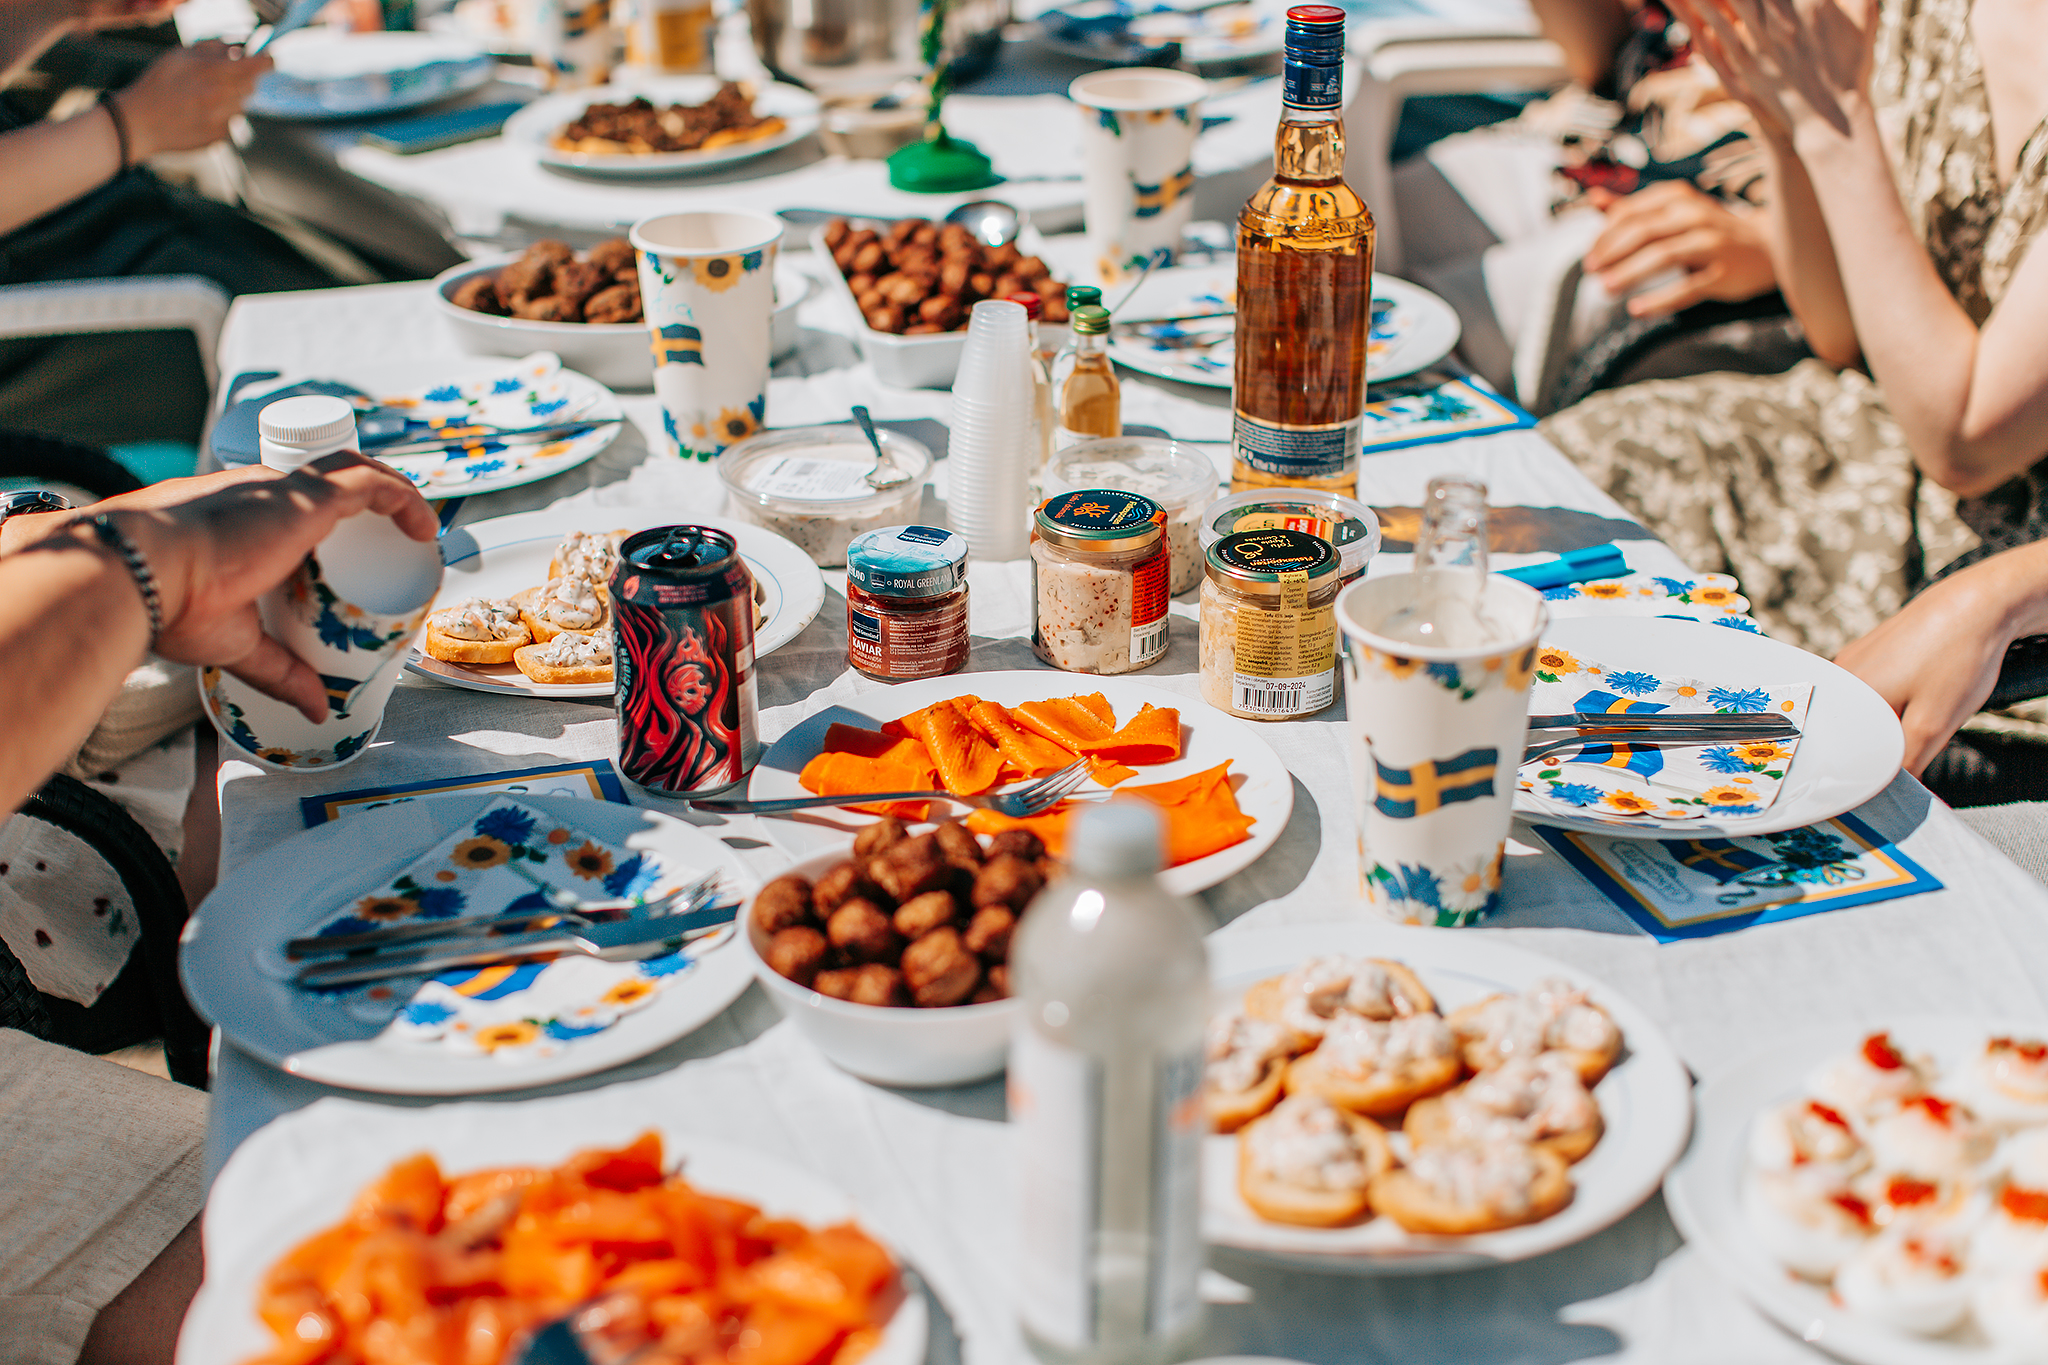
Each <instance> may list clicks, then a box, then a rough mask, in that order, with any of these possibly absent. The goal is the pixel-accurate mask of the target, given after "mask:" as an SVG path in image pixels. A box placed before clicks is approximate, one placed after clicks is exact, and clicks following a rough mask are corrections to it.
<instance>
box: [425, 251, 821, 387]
mask: <svg viewBox="0 0 2048 1365" xmlns="http://www.w3.org/2000/svg"><path fill="white" fill-rule="evenodd" d="M811 288H812V281H811V279H810V277H809V276H807V275H805V274H803V272H801V271H799V270H796V269H794V268H792V267H790V266H788V265H785V264H781V263H778V264H777V266H776V270H775V316H774V321H773V323H772V325H771V328H770V338H771V340H770V345H771V346H772V348H773V350H774V354H775V355H777V356H782V355H786V354H787V353H789V352H790V351H793V350H795V349H796V344H797V320H796V310H797V305H798V304H800V303H802V302H803V300H804V299H805V298H806V297H807V296H808V295H809V293H810V291H811ZM434 306H435V308H436V309H437V310H438V311H439V312H440V314H441V316H442V317H444V318H446V319H447V320H448V323H449V325H450V326H451V327H452V328H453V329H454V331H455V335H456V337H457V338H458V339H459V340H460V341H461V342H462V343H463V345H464V347H465V348H466V349H468V350H470V351H474V352H481V353H482V354H485V355H509V356H523V355H530V354H532V353H533V352H534V351H553V352H554V353H555V354H556V355H558V356H560V357H561V358H562V365H563V367H564V368H566V369H571V370H579V371H581V372H582V373H584V374H587V375H589V376H590V377H591V378H592V379H595V380H596V381H597V382H598V383H600V384H603V385H605V386H606V387H607V388H613V389H651V388H653V387H654V353H653V351H652V350H651V349H650V348H649V345H648V339H647V323H646V320H645V318H644V317H643V315H642V314H641V311H640V276H639V273H638V267H637V265H636V263H635V261H634V259H633V247H632V244H631V243H629V242H628V241H627V240H626V239H625V238H623V237H614V238H611V239H610V240H608V241H603V242H599V243H598V244H597V245H596V246H593V247H591V248H590V249H588V250H587V251H578V250H576V249H575V248H574V247H572V246H570V245H569V244H568V243H567V242H558V241H555V240H553V239H547V240H543V241H539V242H535V243H534V244H533V245H532V246H530V247H528V248H527V249H526V250H525V251H523V252H520V253H519V254H517V255H503V256H489V257H481V258H479V259H477V260H473V261H465V262H464V263H463V264H461V265H458V266H454V267H452V268H450V269H448V270H445V271H443V272H442V273H441V274H439V275H437V276H436V277H435V278H434Z"/></svg>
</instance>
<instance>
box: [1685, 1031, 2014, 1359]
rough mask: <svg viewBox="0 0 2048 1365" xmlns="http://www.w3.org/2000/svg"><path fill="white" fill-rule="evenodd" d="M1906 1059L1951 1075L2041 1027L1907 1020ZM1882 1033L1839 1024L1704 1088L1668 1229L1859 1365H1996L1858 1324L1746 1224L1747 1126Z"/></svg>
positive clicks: (1796, 1328) (1793, 1327)
mask: <svg viewBox="0 0 2048 1365" xmlns="http://www.w3.org/2000/svg"><path fill="white" fill-rule="evenodd" d="M1879 1027H1884V1028H1887V1029H1889V1031H1890V1033H1891V1035H1892V1039H1893V1041H1894V1042H1895V1043H1897V1044H1898V1045H1899V1047H1900V1049H1901V1050H1902V1051H1905V1052H1908V1053H1914V1054H1917V1053H1923V1052H1924V1053H1931V1054H1933V1056H1934V1058H1935V1059H1936V1060H1937V1061H1938V1062H1939V1063H1940V1064H1941V1067H1942V1071H1943V1073H1944V1074H1947V1073H1948V1072H1949V1071H1950V1070H1951V1068H1953V1067H1954V1066H1955V1065H1956V1064H1957V1063H1958V1062H1961V1061H1963V1060H1965V1059H1967V1058H1968V1057H1969V1056H1970V1055H1972V1054H1974V1053H1975V1052H1977V1051H1978V1050H1980V1049H1981V1048H1982V1047H1983V1046H1984V1040H1985V1039H1986V1038H1989V1037H1992V1036H1993V1035H1996V1034H2020V1035H2022V1036H2028V1035H2037V1034H2039V1033H2040V1031H2041V1028H2042V1024H2041V1021H2040V1020H2033V1021H2030V1022H2015V1021H2012V1020H1995V1019H1968V1018H1956V1017H1942V1016H1925V1017H1921V1018H1907V1019H1902V1020H1898V1021H1896V1022H1891V1023H1888V1024H1885V1025H1880V1026H1879ZM1875 1031H1876V1030H1875V1029H1874V1028H1872V1027H1869V1026H1859V1025H1855V1024H1841V1025H1834V1026H1829V1027H1826V1028H1817V1029H1807V1030H1804V1031H1801V1032H1796V1033H1793V1034H1791V1035H1789V1036H1787V1037H1782V1038H1778V1039H1776V1040H1774V1041H1773V1042H1772V1043H1771V1044H1770V1045H1769V1046H1768V1047H1763V1048H1759V1049H1758V1050H1757V1051H1756V1052H1754V1053H1752V1054H1751V1055H1749V1056H1748V1057H1746V1058H1744V1059H1743V1060H1742V1061H1740V1062H1737V1063H1736V1064H1735V1065H1733V1066H1731V1067H1729V1068H1728V1069H1727V1070H1725V1071H1722V1072H1720V1073H1719V1074H1717V1075H1716V1076H1714V1077H1713V1078H1712V1079H1711V1080H1709V1081H1707V1082H1706V1083H1704V1084H1703V1085H1701V1086H1700V1095H1699V1104H1700V1119H1699V1131H1698V1133H1697V1134H1695V1135H1694V1138H1693V1143H1692V1147H1691V1149H1690V1150H1688V1151H1687V1152H1686V1154H1685V1160H1683V1161H1681V1162H1679V1163H1678V1167H1677V1169H1676V1170H1674V1171H1672V1173H1671V1181H1670V1183H1669V1184H1668V1185H1666V1186H1665V1189H1664V1198H1665V1201H1666V1203H1667V1204H1668V1206H1669V1207H1670V1209H1671V1221H1672V1222H1674V1223H1676V1224H1677V1225H1678V1230H1679V1231H1680V1232H1681V1233H1683V1234H1684V1235H1685V1240H1686V1241H1687V1242H1689V1243H1690V1244H1692V1245H1693V1246H1696V1247H1698V1248H1699V1249H1700V1251H1701V1253H1702V1254H1703V1255H1705V1256H1706V1258H1707V1263H1708V1264H1709V1265H1711V1266H1713V1267H1714V1269H1715V1271H1716V1272H1718V1273H1719V1274H1720V1275H1721V1277H1722V1278H1723V1279H1725V1280H1727V1281H1728V1282H1729V1283H1730V1284H1733V1285H1734V1286H1735V1287H1736V1288H1738V1289H1739V1290H1741V1291H1742V1293H1743V1294H1744V1295H1745V1296H1747V1297H1748V1299H1749V1300H1750V1302H1752V1303H1754V1304H1755V1305H1756V1306H1757V1307H1758V1308H1761V1309H1762V1310H1763V1311H1764V1312H1765V1313H1767V1314H1768V1315H1770V1317H1771V1318H1773V1319H1774V1320H1775V1321H1776V1322H1777V1323H1778V1325H1779V1326H1781V1327H1783V1328H1785V1329H1786V1330H1787V1331H1789V1332H1791V1333H1792V1334H1793V1335H1795V1336H1798V1337H1800V1338H1802V1339H1803V1340H1805V1341H1806V1342H1808V1343H1810V1344H1811V1345H1813V1346H1816V1347H1819V1348H1820V1349H1821V1350H1823V1351H1826V1352H1828V1353H1829V1354H1830V1355H1835V1356H1840V1357H1841V1358H1842V1359H1844V1360H1852V1361H1855V1362H1857V1365H1998V1362H2000V1361H2002V1360H2004V1359H2005V1357H2004V1355H2003V1354H2002V1353H2000V1352H1998V1351H1995V1350H1993V1349H1992V1348H1990V1347H1988V1346H1982V1345H1968V1344H1964V1343H1961V1342H1958V1341H1954V1340H1940V1339H1934V1338H1929V1337H1916V1336H1912V1335H1910V1334H1908V1333H1906V1332H1901V1331H1897V1330H1895V1329H1893V1328H1889V1327H1885V1326H1883V1325H1881V1324H1879V1323H1875V1322H1872V1321H1870V1320H1869V1319H1868V1318H1864V1317H1860V1316H1858V1315H1857V1314H1855V1313H1852V1312H1850V1311H1848V1310H1847V1309H1845V1308H1842V1307H1841V1306H1840V1305H1838V1304H1836V1303H1835V1302H1833V1300H1832V1298H1831V1296H1830V1294H1829V1292H1828V1290H1827V1289H1826V1288H1824V1287H1823V1286H1821V1285H1817V1284H1813V1283H1811V1282H1810V1281H1806V1280H1801V1279H1799V1278H1797V1277H1795V1276H1794V1275H1792V1274H1791V1273H1790V1272H1789V1271H1787V1270H1786V1269H1785V1268H1784V1266H1782V1265H1780V1264H1779V1263H1778V1262H1777V1260H1776V1259H1774V1258H1773V1257H1772V1256H1771V1254H1770V1252H1769V1251H1767V1250H1765V1248H1764V1246H1763V1243H1762V1242H1761V1241H1760V1240H1759V1239H1758V1238H1757V1236H1756V1234H1755V1233H1754V1232H1752V1231H1751V1230H1750V1226H1749V1220H1748V1219H1747V1218H1745V1217H1744V1216H1743V1214H1742V1208H1741V1199H1740V1190H1741V1180H1742V1171H1743V1162H1744V1157H1745V1153H1746V1151H1747V1147H1748V1142H1749V1125H1750V1121H1751V1120H1752V1119H1754V1118H1755V1117H1756V1115H1757V1113H1758V1112H1759V1111H1760V1110H1762V1109H1764V1108H1765V1107H1766V1106H1768V1105H1773V1104H1777V1103H1779V1102H1781V1101H1784V1100H1788V1099H1792V1098H1794V1097H1796V1096H1797V1095H1799V1094H1800V1093H1801V1092H1802V1091H1803V1089H1804V1086H1805V1081H1806V1077H1807V1075H1808V1074H1809V1073H1810V1072H1812V1070H1813V1069H1814V1068H1815V1067H1816V1066H1819V1065H1820V1064H1821V1063H1823V1062H1826V1061H1827V1060H1828V1059H1830V1058H1832V1057H1838V1056H1842V1055H1844V1054H1846V1053H1848V1052H1851V1051H1853V1050H1854V1049H1855V1048H1856V1047H1857V1046H1858V1045H1859V1044H1860V1043H1861V1042H1862V1041H1863V1039H1864V1038H1866V1037H1868V1036H1869V1035H1870V1034H1871V1033H1873V1032H1875Z"/></svg>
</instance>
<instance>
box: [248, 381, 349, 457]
mask: <svg viewBox="0 0 2048 1365" xmlns="http://www.w3.org/2000/svg"><path fill="white" fill-rule="evenodd" d="M256 434H257V435H259V436H261V437H262V438H263V439H264V440H266V441H275V442H276V443H277V444H278V445H281V446H328V447H330V448H331V449H334V450H341V449H346V448H347V447H350V446H353V445H354V444H355V440H356V410H355V408H354V407H353V406H352V405H351V404H350V403H349V401H348V400H347V399H346V398H337V397H335V396H334V395H332V394H325V393H302V394H300V395H299V396H298V397H296V398H280V399H278V400H277V401H276V402H275V403H271V404H269V405H267V406H266V407H264V409H263V410H262V411H261V412H259V413H258V414H256Z"/></svg>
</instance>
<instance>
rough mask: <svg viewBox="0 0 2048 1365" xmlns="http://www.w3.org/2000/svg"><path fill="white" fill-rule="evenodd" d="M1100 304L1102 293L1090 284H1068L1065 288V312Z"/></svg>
mask: <svg viewBox="0 0 2048 1365" xmlns="http://www.w3.org/2000/svg"><path fill="white" fill-rule="evenodd" d="M1101 302H1102V291H1101V290H1100V289H1097V288H1096V287H1095V286H1094V285H1092V284H1070V285H1068V286H1067V311H1068V312H1072V311H1073V310H1074V309H1076V308H1085V307H1087V306H1088V305H1089V304H1091V303H1101Z"/></svg>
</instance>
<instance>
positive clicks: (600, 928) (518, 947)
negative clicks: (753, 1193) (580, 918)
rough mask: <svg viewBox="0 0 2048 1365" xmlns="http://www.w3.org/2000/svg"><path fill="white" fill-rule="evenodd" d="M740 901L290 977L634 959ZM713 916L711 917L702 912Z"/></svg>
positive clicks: (356, 980) (349, 979)
mask: <svg viewBox="0 0 2048 1365" xmlns="http://www.w3.org/2000/svg"><path fill="white" fill-rule="evenodd" d="M738 913H739V903H738V902H736V901H735V902H731V903H728V904H725V905H721V906H716V907H713V908H711V909H706V910H700V911H698V912H697V913H696V914H694V915H669V916H665V917H663V918H661V919H653V920H638V919H629V920H616V921H613V922H610V923H604V924H584V925H577V926H574V927H564V928H557V929H548V930H542V931H539V932H537V933H529V934H504V935H501V936H498V937H494V938H492V939H490V940H488V941H487V942H484V943H478V944H474V945H468V944H465V945H462V946H455V945H450V944H439V945H436V946H434V947H431V948H420V949H414V950H412V951H410V952H395V953H379V954H377V955H376V956H374V957H370V958H367V959H363V960H360V961H356V960H345V961H341V962H321V963H314V964H312V965H310V966H306V967H301V968H300V969H299V973H298V975H297V976H296V977H295V978H294V980H296V981H297V982H298V984H299V985H301V986H304V987H307V988H309V989H314V990H325V989H331V988H333V987H336V986H356V985H361V984H363V983H364V982H369V981H383V980H387V979H389V978H391V977H394V976H430V975H432V974H433V973H435V972H445V971H450V970H452V969H454V968H456V967H491V966H496V965H499V964H501V963H506V962H516V961H519V960H520V959H522V958H529V957H549V956H559V955H561V954H565V953H578V954H582V955H583V956H585V957H595V958H602V959H603V960H605V961H607V962H633V961H637V960H640V959H644V958H650V957H660V956H661V955H662V954H664V953H670V952H674V951H675V950H676V949H677V948H680V947H682V946H683V945H684V944H687V943H692V942H695V941H696V940H697V939H700V938H704V937H706V936H708V935H711V934H715V933H717V932H719V931H720V930H721V929H723V928H724V927H725V926H726V925H728V924H730V923H732V921H733V920H734V918H735V917H736V916H737V915H738ZM714 915H715V916H718V918H717V920H716V921H715V922H707V917H710V916H714Z"/></svg>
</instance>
